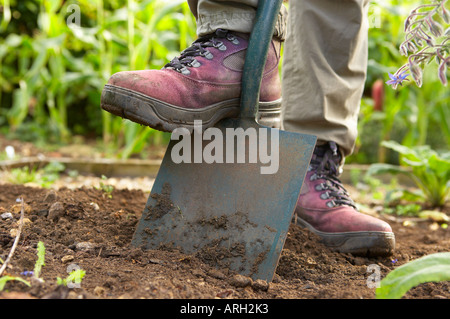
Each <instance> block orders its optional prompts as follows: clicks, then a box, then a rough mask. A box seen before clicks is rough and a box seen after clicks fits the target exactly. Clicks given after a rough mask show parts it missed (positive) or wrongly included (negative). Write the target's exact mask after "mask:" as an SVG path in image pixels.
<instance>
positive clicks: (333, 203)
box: [327, 200, 336, 208]
mask: <svg viewBox="0 0 450 319" xmlns="http://www.w3.org/2000/svg"><path fill="white" fill-rule="evenodd" d="M327 207H329V208H333V207H336V203H335V202H334V200H330V201H329V202H327Z"/></svg>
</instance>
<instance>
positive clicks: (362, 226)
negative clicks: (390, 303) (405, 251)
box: [294, 142, 395, 256]
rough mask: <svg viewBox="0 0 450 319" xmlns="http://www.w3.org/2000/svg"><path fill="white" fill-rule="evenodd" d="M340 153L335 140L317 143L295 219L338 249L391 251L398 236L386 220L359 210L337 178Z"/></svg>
mask: <svg viewBox="0 0 450 319" xmlns="http://www.w3.org/2000/svg"><path fill="white" fill-rule="evenodd" d="M340 162H341V156H340V154H339V151H338V147H337V145H336V144H335V143H334V142H330V143H328V144H325V145H321V146H316V148H315V150H314V153H313V156H312V160H311V163H310V166H309V169H308V172H307V173H306V177H305V181H304V183H303V186H302V189H301V192H300V196H299V200H298V203H297V207H296V209H295V214H294V222H295V223H296V224H298V225H301V226H303V227H306V228H308V229H309V230H311V231H312V232H313V233H315V234H317V235H318V236H319V237H320V238H321V240H322V242H323V243H324V244H325V245H326V246H328V247H330V248H332V249H333V250H335V251H338V252H342V253H352V254H354V255H364V256H367V255H368V256H378V255H390V254H391V253H392V252H393V250H394V246H395V237H394V233H393V232H392V229H391V227H390V226H389V224H387V223H386V222H384V221H382V220H379V219H377V218H375V217H372V216H369V215H365V214H363V213H360V212H358V210H357V208H356V205H355V203H354V202H353V201H352V200H351V199H350V196H349V194H348V192H347V191H346V190H345V188H344V186H343V185H342V183H341V182H340V180H339V179H338V174H339V164H340Z"/></svg>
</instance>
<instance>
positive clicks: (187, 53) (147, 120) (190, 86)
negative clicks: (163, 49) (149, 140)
mask: <svg viewBox="0 0 450 319" xmlns="http://www.w3.org/2000/svg"><path fill="white" fill-rule="evenodd" d="M247 45H248V35H247V34H240V33H234V32H229V31H227V30H222V29H219V30H217V31H216V32H215V33H213V34H210V35H208V36H204V37H200V38H199V39H197V40H196V41H195V42H194V43H193V44H192V45H191V46H190V47H189V48H187V49H186V50H184V51H183V52H181V55H180V56H179V57H176V58H174V59H173V60H172V61H171V62H169V63H167V64H166V65H165V67H164V68H162V69H161V70H144V71H127V72H119V73H116V74H114V75H113V76H112V77H111V78H110V79H109V81H108V83H107V84H106V86H105V87H104V89H103V92H102V98H101V107H102V108H103V109H104V110H106V111H108V112H110V113H113V114H115V115H119V116H121V117H124V118H127V119H129V120H131V121H133V122H137V123H140V124H143V125H147V126H150V127H152V128H154V129H157V130H161V131H167V132H171V131H173V130H174V129H175V128H177V127H185V128H188V129H189V130H190V131H192V129H193V127H194V120H201V121H202V127H203V128H204V129H205V128H208V127H211V126H213V125H214V124H215V123H217V122H218V121H220V120H221V119H223V118H227V117H236V116H238V115H239V109H240V95H241V78H242V70H243V67H244V61H245V53H246V49H247ZM280 47H281V43H280V42H278V41H275V40H273V41H272V44H271V46H270V49H269V53H268V58H267V63H266V66H265V69H264V73H263V79H262V83H261V92H260V105H259V107H260V108H261V110H262V111H264V110H269V111H270V110H275V111H276V110H279V109H280V107H281V84H280V78H279V74H278V64H279V58H280Z"/></svg>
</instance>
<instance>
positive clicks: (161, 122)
mask: <svg viewBox="0 0 450 319" xmlns="http://www.w3.org/2000/svg"><path fill="white" fill-rule="evenodd" d="M280 105H281V100H280V101H274V102H268V103H264V104H263V110H270V107H271V106H273V108H274V110H276V109H279V108H280ZM100 106H101V108H102V109H103V110H105V111H108V112H109V113H112V114H114V115H118V116H120V117H123V118H126V119H129V120H131V121H133V122H136V123H139V124H142V125H146V126H149V127H151V128H154V129H156V130H159V131H164V132H172V131H173V130H174V129H176V128H180V127H184V128H186V129H188V130H189V131H190V132H192V131H193V129H194V121H196V120H201V121H202V128H203V129H206V128H208V127H212V126H214V125H215V124H216V123H217V122H219V121H220V120H221V119H224V118H229V117H236V116H238V115H239V109H240V100H239V99H230V100H227V101H223V102H220V103H216V104H213V105H210V106H207V107H204V108H201V109H186V108H181V107H179V106H175V105H172V104H169V103H165V102H163V101H160V100H157V99H154V98H152V97H149V96H147V95H144V94H142V93H139V92H136V91H133V90H129V89H125V88H121V87H118V86H114V85H106V86H105V87H104V89H103V92H102V97H101V104H100ZM266 112H267V111H266ZM271 114H273V113H271ZM271 123H272V122H271Z"/></svg>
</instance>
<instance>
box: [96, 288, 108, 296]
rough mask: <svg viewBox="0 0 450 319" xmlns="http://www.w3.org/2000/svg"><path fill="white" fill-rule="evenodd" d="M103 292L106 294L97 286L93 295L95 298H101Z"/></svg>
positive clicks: (103, 289)
mask: <svg viewBox="0 0 450 319" xmlns="http://www.w3.org/2000/svg"><path fill="white" fill-rule="evenodd" d="M105 292H106V290H105V288H103V287H100V286H97V287H95V288H94V294H95V295H96V296H97V297H102V296H104V295H105Z"/></svg>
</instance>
